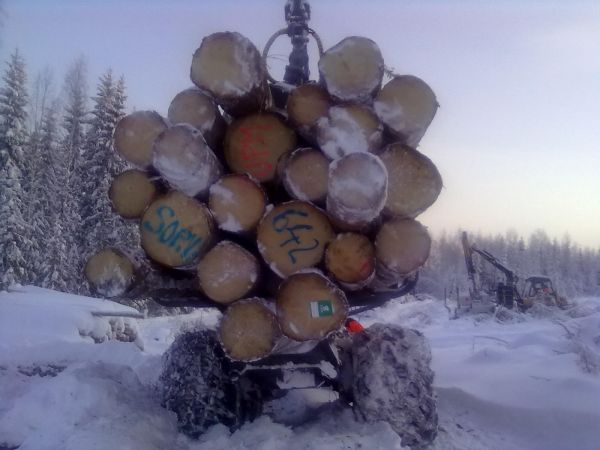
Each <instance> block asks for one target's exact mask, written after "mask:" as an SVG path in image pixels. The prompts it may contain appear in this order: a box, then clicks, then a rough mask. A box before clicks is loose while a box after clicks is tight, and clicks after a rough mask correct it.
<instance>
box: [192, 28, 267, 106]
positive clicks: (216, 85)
mask: <svg viewBox="0 0 600 450" xmlns="http://www.w3.org/2000/svg"><path fill="white" fill-rule="evenodd" d="M190 76H191V79H192V82H193V83H194V84H195V85H196V86H198V87H199V88H201V89H204V90H206V91H208V92H210V93H211V94H212V95H213V97H214V98H215V100H216V101H217V103H218V104H219V105H220V106H221V107H222V108H223V109H224V110H225V111H227V113H228V114H230V115H232V116H234V117H239V116H242V115H246V114H249V113H252V112H255V111H258V110H263V109H265V108H266V106H267V105H268V103H269V98H270V94H269V87H268V83H267V72H266V68H265V67H264V65H263V61H262V57H261V55H260V52H259V51H258V49H257V48H256V47H255V46H254V45H253V44H252V42H250V41H249V40H248V39H247V38H245V37H244V36H242V35H241V34H239V33H231V32H223V33H214V34H211V35H210V36H207V37H205V38H204V39H203V40H202V43H201V44H200V47H199V48H198V49H197V50H196V52H195V53H194V57H193V59H192V67H191V71H190Z"/></svg>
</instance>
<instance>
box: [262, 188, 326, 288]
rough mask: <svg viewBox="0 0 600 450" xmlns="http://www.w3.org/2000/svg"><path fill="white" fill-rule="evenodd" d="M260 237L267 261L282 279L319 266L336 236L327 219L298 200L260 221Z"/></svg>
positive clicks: (272, 211) (309, 205) (274, 210)
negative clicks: (327, 246) (301, 270)
mask: <svg viewBox="0 0 600 450" xmlns="http://www.w3.org/2000/svg"><path fill="white" fill-rule="evenodd" d="M257 235H258V236H257V239H258V250H259V251H260V253H261V255H262V257H263V259H264V260H265V261H266V263H267V264H269V266H270V267H271V270H273V272H275V273H276V274H278V275H279V276H281V277H285V276H288V275H290V274H292V273H294V272H296V271H298V270H300V269H305V268H308V267H314V266H316V265H317V264H319V263H320V262H321V260H322V259H323V254H324V252H325V246H326V245H327V244H328V243H329V242H330V241H331V240H332V239H333V238H334V237H335V235H334V233H333V229H332V228H331V224H330V223H329V219H328V218H327V216H326V215H325V214H324V213H323V212H322V211H321V210H320V209H318V208H316V207H314V206H312V205H311V204H310V203H306V202H301V201H298V200H294V201H291V202H287V203H283V204H281V205H278V206H276V207H274V208H273V209H272V210H271V211H270V212H269V213H268V214H266V215H265V217H263V219H262V220H261V221H260V224H259V225H258V232H257Z"/></svg>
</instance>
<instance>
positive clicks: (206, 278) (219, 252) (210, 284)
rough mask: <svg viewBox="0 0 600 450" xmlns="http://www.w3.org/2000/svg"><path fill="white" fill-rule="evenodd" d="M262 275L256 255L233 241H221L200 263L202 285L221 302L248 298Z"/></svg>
mask: <svg viewBox="0 0 600 450" xmlns="http://www.w3.org/2000/svg"><path fill="white" fill-rule="evenodd" d="M258 275H259V265H258V261H257V260H256V258H255V257H254V255H252V254H251V253H250V252H248V251H247V250H245V249H244V248H242V247H240V246H239V245H237V244H235V243H233V242H231V241H221V242H220V243H219V244H217V245H216V246H215V247H213V248H212V249H211V250H210V251H209V252H208V253H206V255H204V257H203V258H202V259H201V260H200V263H199V264H198V280H199V282H200V288H201V289H202V291H203V292H204V293H205V294H206V296H207V297H208V298H210V299H211V300H214V301H215V302H217V303H223V304H228V303H231V302H233V301H235V300H239V299H240V298H242V297H245V296H246V295H247V294H248V292H250V290H251V289H252V288H253V287H254V285H255V284H256V282H257V280H258Z"/></svg>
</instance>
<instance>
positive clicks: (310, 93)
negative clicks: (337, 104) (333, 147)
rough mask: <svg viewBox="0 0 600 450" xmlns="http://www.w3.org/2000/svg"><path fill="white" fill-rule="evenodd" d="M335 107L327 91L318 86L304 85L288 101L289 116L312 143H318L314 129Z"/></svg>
mask: <svg viewBox="0 0 600 450" xmlns="http://www.w3.org/2000/svg"><path fill="white" fill-rule="evenodd" d="M331 106H333V100H331V97H330V96H329V93H328V92H327V90H326V89H324V88H323V87H321V86H319V85H318V84H314V83H311V84H303V85H302V86H298V87H297V88H296V89H294V90H293V91H292V92H291V94H290V96H289V97H288V101H287V106H286V109H287V114H288V118H289V120H290V122H291V123H292V124H293V125H294V127H295V128H296V130H297V131H298V132H299V133H300V134H301V135H302V137H304V138H305V139H308V140H309V141H311V142H314V143H316V140H315V138H314V133H313V128H314V127H315V125H316V124H317V122H318V121H319V119H321V118H322V117H326V116H327V111H329V108H330V107H331Z"/></svg>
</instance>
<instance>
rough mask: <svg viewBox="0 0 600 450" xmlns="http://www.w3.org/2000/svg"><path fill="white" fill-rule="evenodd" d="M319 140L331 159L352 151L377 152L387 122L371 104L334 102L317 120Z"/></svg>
mask: <svg viewBox="0 0 600 450" xmlns="http://www.w3.org/2000/svg"><path fill="white" fill-rule="evenodd" d="M316 133H317V143H318V144H319V147H320V148H321V150H323V153H325V155H327V157H328V158H329V159H337V158H341V157H342V156H346V155H349V154H350V153H360V152H374V151H375V150H378V149H379V148H380V147H381V145H382V142H383V125H382V124H381V122H380V121H379V119H378V118H377V116H376V115H375V113H374V112H373V111H372V110H371V109H370V108H368V107H366V106H363V105H358V104H350V105H340V106H333V107H331V108H330V109H329V112H328V113H327V116H326V117H323V118H321V119H319V121H318V122H317V131H316Z"/></svg>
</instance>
